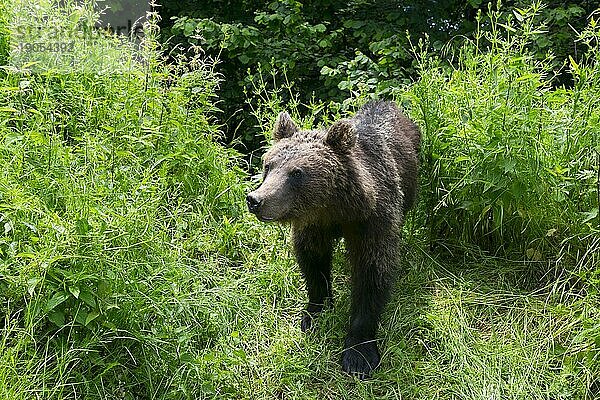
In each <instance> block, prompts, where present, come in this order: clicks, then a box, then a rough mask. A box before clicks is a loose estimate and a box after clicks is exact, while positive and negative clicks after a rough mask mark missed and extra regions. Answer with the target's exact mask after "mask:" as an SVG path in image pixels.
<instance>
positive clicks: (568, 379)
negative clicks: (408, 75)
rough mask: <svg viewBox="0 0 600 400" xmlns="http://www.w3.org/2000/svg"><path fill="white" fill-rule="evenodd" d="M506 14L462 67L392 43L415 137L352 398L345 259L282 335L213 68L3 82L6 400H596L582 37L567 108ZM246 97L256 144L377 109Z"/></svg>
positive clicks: (294, 88) (261, 81) (149, 54)
mask: <svg viewBox="0 0 600 400" xmlns="http://www.w3.org/2000/svg"><path fill="white" fill-rule="evenodd" d="M285 4H287V3H285ZM47 12H49V13H58V11H56V10H54V11H53V10H48V11H47ZM509 12H510V13H512V15H514V18H513V19H511V20H510V21H506V20H505V19H504V17H505V15H506V14H505V13H504V12H501V11H494V12H491V13H490V14H487V15H486V16H485V21H486V22H485V23H486V27H485V29H483V28H482V29H480V30H477V31H476V33H475V35H474V37H473V38H472V39H471V40H466V41H464V42H463V43H462V45H461V46H459V47H458V48H457V49H456V50H450V49H448V50H447V52H439V51H437V50H436V47H437V45H435V43H434V42H431V41H430V42H427V41H425V40H417V39H414V40H412V41H411V42H406V43H404V42H402V43H403V45H402V49H403V50H402V51H405V52H407V54H410V59H411V60H413V61H411V66H412V68H414V71H415V72H414V73H415V75H416V76H417V78H416V79H415V80H414V81H410V80H402V79H399V80H397V81H394V83H393V85H389V86H387V87H389V88H390V91H388V92H385V93H386V94H387V95H389V96H393V97H394V98H395V99H396V100H397V101H398V102H399V103H400V104H402V105H403V106H404V108H405V109H406V111H407V113H408V114H409V115H410V116H411V117H412V118H413V119H415V121H417V122H418V124H419V125H420V127H421V129H422V131H423V135H424V143H423V151H422V157H421V158H422V174H421V177H420V179H421V191H420V202H419V205H418V207H417V209H416V210H415V211H414V212H412V213H411V214H410V215H409V218H408V223H407V226H406V229H405V239H406V243H405V244H404V245H403V246H404V247H405V254H406V255H405V257H404V259H403V262H402V264H403V265H402V267H403V271H404V274H403V275H402V277H401V278H400V281H399V282H398V285H397V288H396V291H395V293H394V296H393V300H392V302H391V304H390V306H389V307H388V311H387V314H386V317H385V318H384V323H383V326H382V331H381V334H380V337H381V340H382V341H383V342H384V343H385V344H384V346H382V347H383V348H385V349H386V352H385V353H384V355H383V364H382V366H381V369H380V370H379V371H378V372H377V373H376V374H375V377H374V379H372V380H370V381H366V382H359V381H356V380H354V379H352V378H350V377H348V376H346V375H344V374H343V373H342V372H341V370H340V368H339V365H338V359H339V355H340V353H341V346H342V343H343V335H344V332H345V329H344V327H345V324H346V321H347V318H348V312H347V305H348V296H349V291H348V287H349V285H348V274H347V272H346V271H345V266H344V265H345V264H344V262H343V257H342V255H343V250H342V249H340V251H338V254H337V255H336V262H335V282H334V293H335V296H336V302H335V308H334V309H333V310H330V311H327V312H326V313H325V315H324V316H323V319H321V320H320V324H319V326H318V327H317V329H316V331H315V332H313V333H312V334H310V335H308V336H305V335H303V334H302V333H301V332H300V329H299V317H298V316H299V313H300V310H301V309H302V307H303V303H304V301H305V294H304V293H303V290H302V281H301V279H300V275H299V271H298V270H297V269H296V267H295V266H294V262H293V259H292V258H291V257H290V254H289V250H288V248H289V246H288V243H286V241H287V228H285V227H277V226H273V225H265V224H261V223H258V222H257V221H255V220H254V219H253V218H252V217H251V216H249V215H248V214H247V213H246V212H245V205H244V193H245V191H246V190H247V189H248V188H249V187H250V185H251V184H252V183H251V180H249V179H248V174H247V172H246V171H245V164H244V162H243V159H242V157H241V156H240V155H239V154H238V153H236V152H235V151H234V150H232V149H229V148H225V147H223V146H221V145H220V144H218V142H219V139H220V132H219V126H218V124H217V122H216V121H217V120H216V118H218V117H219V116H221V115H222V114H221V113H220V112H219V111H218V110H217V108H218V107H219V106H220V105H221V104H222V103H220V100H219V98H218V97H217V95H216V93H217V89H218V88H219V85H223V82H222V81H221V80H222V79H223V75H220V74H218V73H216V72H215V71H216V69H217V68H218V66H215V65H214V64H213V63H212V62H209V61H206V59H204V58H202V57H201V56H200V57H199V56H196V55H194V54H193V53H187V52H186V53H184V54H182V55H179V56H173V58H171V59H169V60H168V62H167V61H166V60H163V59H162V56H161V53H162V52H161V51H160V45H159V44H158V43H157V41H156V37H155V35H152V34H150V35H149V36H148V37H147V39H146V41H145V47H146V54H145V57H146V60H147V62H146V63H140V64H134V65H135V67H134V68H133V70H132V71H130V72H127V73H124V72H120V73H112V74H109V73H71V74H69V73H65V72H52V71H49V72H47V73H43V74H41V73H40V74H34V73H31V71H28V70H26V69H21V70H18V69H14V68H3V69H2V72H0V93H2V96H0V295H1V296H0V317H1V322H0V324H1V325H0V328H1V330H0V397H1V398H6V399H30V398H53V399H54V398H85V399H93V398H99V399H113V398H119V399H122V398H125V399H134V398H151V399H185V398H188V399H196V398H218V399H221V398H231V399H239V398H265V399H269V398H286V399H287V398H331V399H339V398H390V399H400V398H424V399H426V398H444V399H456V398H460V399H479V398H486V399H489V398H503V399H505V398H506V399H511V398H512V399H593V398H597V397H598V396H600V381H599V380H598V376H600V258H599V254H600V215H598V214H599V213H598V204H599V196H600V186H599V185H600V179H599V176H600V175H599V174H600V169H599V167H600V133H599V131H600V108H599V107H598V105H599V104H600V61H599V59H598V56H599V54H598V53H599V52H600V43H599V40H600V27H599V26H598V25H597V24H596V22H595V20H593V19H591V20H590V21H589V24H588V25H587V27H586V28H585V29H584V30H582V32H581V34H580V35H579V36H578V38H577V40H578V41H577V43H578V46H580V47H583V48H585V52H584V54H578V57H577V58H575V57H570V58H569V57H567V60H568V61H567V63H568V64H567V66H566V67H565V68H564V74H566V75H567V78H566V79H567V80H569V81H572V85H571V86H570V87H563V86H557V85H556V81H555V80H553V71H554V70H555V66H556V65H557V64H556V59H555V58H554V59H553V58H547V59H546V58H540V57H539V54H537V53H536V51H535V50H534V46H533V42H536V43H537V41H539V40H540V38H543V37H544V33H541V32H540V29H539V28H538V27H537V25H536V21H537V19H536V17H535V13H534V10H529V11H527V10H517V9H515V10H514V12H513V10H509ZM1 15H3V14H0V23H2V22H4V23H6V20H4V19H3V17H2V16H1ZM57 15H58V16H60V15H59V14H56V15H55V17H57ZM65 18H66V17H65ZM475 21H477V20H475ZM319 29H321V28H319ZM6 32H7V28H6V25H5V26H2V27H0V35H1V36H0V38H2V39H1V40H0V46H2V43H7V36H6V35H4V34H3V33H6ZM149 32H151V31H149ZM344 34H345V33H344ZM346 36H347V35H346ZM282 40H283V39H282ZM0 50H1V47H0ZM3 54H4V55H3V56H2V55H0V57H6V52H4V53H3ZM248 54H249V55H248V56H249V57H250V55H252V53H250V52H249V53H248ZM121 56H122V55H121ZM448 59H451V61H452V63H448V62H447V61H448ZM108 61H110V60H108ZM103 62H105V63H106V62H107V60H104V61H103ZM283 64H285V61H284V62H283ZM390 68H392V67H391V66H390ZM398 73H399V74H400V73H401V72H398ZM252 74H253V76H251V77H250V78H249V81H248V82H250V83H251V84H250V86H249V87H250V88H251V89H252V91H253V93H252V94H251V96H252V100H251V102H250V104H251V108H250V111H251V113H252V116H253V118H255V123H256V125H257V126H260V127H262V128H263V129H264V132H262V133H263V134H264V135H265V136H262V135H261V137H260V139H259V140H260V141H262V140H264V138H265V137H267V138H268V137H269V134H268V128H269V126H270V124H271V123H272V122H273V120H274V118H275V116H276V115H277V112H278V111H280V110H282V109H283V108H285V109H288V110H290V111H291V112H292V114H293V115H294V117H295V118H296V119H297V120H298V121H299V122H300V123H302V124H303V125H305V126H310V125H313V124H317V123H319V121H324V122H325V123H327V122H328V121H331V119H332V118H337V117H339V116H344V115H346V114H349V113H352V112H353V110H355V109H356V108H357V107H359V106H360V104H362V103H364V102H365V101H367V100H368V99H370V98H371V97H373V96H377V95H381V93H382V90H380V89H381V88H384V89H385V87H386V86H385V84H383V83H382V85H383V86H381V87H380V81H379V78H378V77H377V76H376V77H374V78H373V79H376V80H375V81H374V82H375V86H374V87H366V88H362V89H360V90H357V91H355V92H354V95H352V96H349V97H348V101H346V102H342V101H340V99H341V97H339V98H337V97H335V96H333V100H334V101H332V102H325V101H321V100H318V99H317V98H315V99H314V101H305V99H304V98H303V97H302V95H304V93H300V92H299V88H298V85H301V82H302V79H303V78H301V77H299V76H296V75H293V74H290V73H289V71H288V76H287V80H286V78H285V76H284V75H280V74H278V72H277V70H275V69H272V70H270V72H267V70H264V71H258V74H256V75H254V72H252ZM225 78H226V76H225ZM306 79H308V78H306ZM297 82H299V83H297ZM221 87H222V86H221ZM338 89H339V87H338ZM343 94H344V93H343V91H342V92H341V93H340V96H342V95H343Z"/></svg>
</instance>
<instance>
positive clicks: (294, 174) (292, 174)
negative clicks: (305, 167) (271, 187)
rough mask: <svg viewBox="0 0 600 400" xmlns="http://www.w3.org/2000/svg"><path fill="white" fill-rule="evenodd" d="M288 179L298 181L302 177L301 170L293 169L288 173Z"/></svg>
mask: <svg viewBox="0 0 600 400" xmlns="http://www.w3.org/2000/svg"><path fill="white" fill-rule="evenodd" d="M290 177H292V178H294V179H298V178H301V177H302V170H301V169H300V168H294V169H293V170H291V171H290Z"/></svg>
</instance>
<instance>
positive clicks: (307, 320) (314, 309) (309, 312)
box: [300, 304, 324, 332]
mask: <svg viewBox="0 0 600 400" xmlns="http://www.w3.org/2000/svg"><path fill="white" fill-rule="evenodd" d="M323 307H324V305H323V304H309V305H308V307H306V310H304V311H302V321H301V322H300V329H301V330H302V332H306V331H307V330H309V329H310V328H311V327H312V326H313V322H314V319H315V318H316V317H317V315H319V314H320V313H321V311H323Z"/></svg>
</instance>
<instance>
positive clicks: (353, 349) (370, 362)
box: [342, 338, 381, 379]
mask: <svg viewBox="0 0 600 400" xmlns="http://www.w3.org/2000/svg"><path fill="white" fill-rule="evenodd" d="M345 347H346V348H345V349H344V351H343V353H342V369H343V370H344V371H345V372H347V373H349V374H350V375H353V376H356V377H357V378H359V379H367V378H369V377H370V376H371V372H373V370H374V369H375V368H377V366H378V365H379V362H380V361H381V357H380V356H379V350H378V349H377V343H375V340H367V341H359V340H356V339H353V338H347V339H346V344H345Z"/></svg>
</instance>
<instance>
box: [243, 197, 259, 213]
mask: <svg viewBox="0 0 600 400" xmlns="http://www.w3.org/2000/svg"><path fill="white" fill-rule="evenodd" d="M246 204H248V210H250V212H251V213H253V214H255V213H256V211H257V210H258V207H260V205H261V204H262V200H261V199H259V198H258V197H256V196H255V195H253V194H252V193H250V194H249V195H248V196H246Z"/></svg>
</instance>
